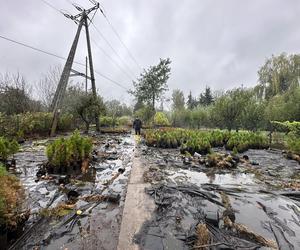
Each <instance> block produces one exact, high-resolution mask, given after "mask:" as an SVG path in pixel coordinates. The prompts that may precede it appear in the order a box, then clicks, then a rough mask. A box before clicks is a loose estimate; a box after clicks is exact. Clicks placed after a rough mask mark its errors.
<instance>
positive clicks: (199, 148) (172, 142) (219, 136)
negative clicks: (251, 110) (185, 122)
mask: <svg viewBox="0 0 300 250" xmlns="http://www.w3.org/2000/svg"><path fill="white" fill-rule="evenodd" d="M145 140H146V143H147V145H149V146H156V147H161V148H177V147H181V152H186V151H187V152H189V153H191V154H194V153H195V152H197V153H201V154H206V153H208V152H209V151H210V149H211V148H212V147H221V146H225V147H226V149H228V150H236V151H238V152H244V151H246V150H248V149H250V148H252V149H262V148H267V147H268V140H267V137H266V136H265V135H263V134H260V133H258V132H256V133H255V132H248V131H240V132H229V131H227V130H211V131H210V130H207V131H203V130H189V129H180V128H176V129H175V128H161V129H156V130H153V129H152V130H147V131H146V132H145Z"/></svg>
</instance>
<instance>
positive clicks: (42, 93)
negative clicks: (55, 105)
mask: <svg viewBox="0 0 300 250" xmlns="http://www.w3.org/2000/svg"><path fill="white" fill-rule="evenodd" d="M61 72H62V69H61V66H60V65H56V66H52V67H50V68H49V70H48V72H47V73H45V74H44V75H43V76H42V78H41V79H40V80H39V82H37V83H36V88H37V95H38V98H39V100H40V101H41V102H42V104H43V106H44V107H45V108H46V109H47V110H49V108H50V106H51V102H52V100H53V97H54V94H55V90H56V88H57V85H58V82H59V79H60V75H61Z"/></svg>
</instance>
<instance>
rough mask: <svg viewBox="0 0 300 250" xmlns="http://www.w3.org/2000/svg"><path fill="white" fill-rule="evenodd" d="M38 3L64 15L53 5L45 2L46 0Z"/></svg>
mask: <svg viewBox="0 0 300 250" xmlns="http://www.w3.org/2000/svg"><path fill="white" fill-rule="evenodd" d="M40 1H42V2H43V3H44V4H46V5H47V6H49V7H50V8H52V9H54V10H55V11H57V12H59V13H60V14H64V13H63V12H62V11H61V10H59V9H58V8H56V7H55V6H54V5H52V4H51V3H49V2H47V1H46V0H40Z"/></svg>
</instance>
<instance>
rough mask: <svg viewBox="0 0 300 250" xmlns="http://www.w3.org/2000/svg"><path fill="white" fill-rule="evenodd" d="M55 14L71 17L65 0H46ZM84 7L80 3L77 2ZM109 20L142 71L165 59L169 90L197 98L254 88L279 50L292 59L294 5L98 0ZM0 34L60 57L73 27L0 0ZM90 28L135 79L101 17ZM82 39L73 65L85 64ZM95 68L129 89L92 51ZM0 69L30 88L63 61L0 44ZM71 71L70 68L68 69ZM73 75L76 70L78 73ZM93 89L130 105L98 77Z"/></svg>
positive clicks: (35, 1) (83, 0)
mask: <svg viewBox="0 0 300 250" xmlns="http://www.w3.org/2000/svg"><path fill="white" fill-rule="evenodd" d="M48 2H51V3H52V4H53V5H55V6H56V7H57V8H59V9H64V10H67V11H68V12H71V13H76V10H75V9H74V8H73V7H72V6H71V5H70V4H69V3H68V1H66V0H60V1H58V0H55V1H54V0H52V1H51V0H48ZM76 2H78V3H79V4H80V5H82V6H89V5H90V3H89V1H87V0H79V1H76ZM101 4H102V5H103V6H104V9H105V10H106V14H107V16H108V18H109V20H110V21H111V22H112V23H113V25H114V26H115V27H116V29H117V30H118V32H119V34H120V35H121V37H122V39H123V40H124V41H125V43H126V45H127V46H128V47H129V48H130V50H131V52H132V53H133V54H134V55H135V57H136V58H137V60H138V61H139V63H140V64H141V66H142V67H144V68H147V67H149V66H150V65H153V64H156V63H157V62H158V60H159V58H160V57H170V58H171V60H172V75H171V78H170V80H169V87H170V89H174V88H180V89H183V90H184V91H185V93H186V94H187V93H188V92H189V90H190V89H191V90H193V92H194V93H195V94H199V93H200V92H201V91H202V90H203V89H204V87H205V85H209V86H212V87H213V88H214V89H228V88H231V87H236V86H239V85H241V84H244V85H246V86H253V85H254V84H256V81H257V70H258V68H259V67H260V66H261V65H262V64H263V63H264V61H265V59H266V58H267V57H270V56H271V55H272V54H278V53H281V52H284V51H285V52H287V53H298V52H299V44H300V34H299V32H298V29H299V28H298V25H299V21H298V15H299V13H300V2H299V1H298V0H288V1H287V0H244V1H241V0H226V1H225V0H201V1H199V0H183V1H174V0H164V1H162V0H151V1H148V0H147V1H146V0H126V1H111V0H104V1H103V2H101ZM1 9H2V13H3V14H2V15H1V16H0V21H1V22H0V34H1V35H6V36H9V37H12V38H14V39H16V40H20V41H24V42H28V43H30V44H32V45H33V46H36V47H41V48H43V49H45V50H48V51H51V52H54V53H57V54H59V55H62V56H65V57H66V56H67V54H68V50H69V49H70V46H71V43H72V39H73V37H74V34H75V32H76V25H75V24H74V23H72V22H71V21H70V20H67V19H66V18H65V17H64V16H62V15H60V14H59V13H57V12H56V11H54V10H53V9H51V8H49V7H48V6H46V5H45V4H44V3H43V2H42V1H41V0H27V1H17V0H12V1H5V0H1ZM94 21H95V24H96V25H97V27H98V28H99V29H100V30H101V32H102V33H103V34H104V35H105V37H106V38H107V40H109V41H110V42H111V44H112V46H113V47H114V48H115V49H116V50H117V51H118V53H119V54H120V55H121V56H122V57H123V58H124V61H126V62H127V64H128V65H129V67H130V69H131V71H133V73H134V75H135V76H138V75H139V73H140V69H139V68H138V67H137V66H136V65H135V64H134V62H132V60H131V59H130V57H129V55H128V54H127V52H126V50H125V49H124V48H123V47H122V45H121V44H120V42H119V41H118V39H117V38H116V36H115V35H114V33H113V32H112V30H111V29H110V27H109V25H108V24H107V23H106V21H105V19H104V18H103V17H101V16H100V15H97V16H96V17H95V19H94ZM90 30H91V35H92V37H93V39H94V40H96V42H97V43H98V44H99V45H100V46H101V47H103V49H104V50H106V52H107V53H109V54H110V55H111V57H113V58H114V60H116V61H118V62H119V64H122V63H121V62H120V61H119V59H118V57H117V56H115V55H114V54H113V52H112V51H111V49H110V47H109V46H108V45H107V44H106V43H105V42H104V41H103V39H101V37H100V36H99V35H98V34H97V33H96V32H95V30H94V29H93V27H90ZM84 39H85V36H84V35H82V37H81V42H80V44H79V47H78V51H77V55H76V60H78V61H84V57H85V55H86V48H85V42H84ZM92 46H93V51H94V54H93V56H94V63H95V68H96V69H97V70H98V71H100V72H102V73H103V74H105V75H107V76H109V77H111V78H112V79H114V80H116V81H117V82H120V83H121V84H123V85H125V86H126V87H127V88H131V86H132V84H131V81H130V79H128V77H127V76H126V75H124V74H123V73H122V72H121V71H120V70H119V69H118V68H116V67H115V66H114V65H113V64H111V62H110V61H109V59H108V58H107V57H106V56H105V55H103V53H102V52H101V51H100V50H99V49H98V48H97V47H96V46H95V45H94V44H92ZM0 51H1V57H0V71H1V72H4V71H16V70H19V71H20V72H22V73H23V74H24V75H25V76H26V78H27V79H28V80H29V81H31V82H34V81H36V80H37V79H38V78H39V77H40V76H41V74H42V73H44V72H46V71H47V70H48V68H49V66H51V65H55V64H61V65H62V64H63V63H64V62H63V61H61V60H59V59H55V58H51V57H48V56H46V55H41V54H39V53H37V52H33V51H30V50H28V49H24V48H20V47H17V46H15V45H12V44H9V43H7V42H6V41H2V40H0ZM74 67H75V68H78V67H77V66H74ZM78 69H80V68H78ZM97 87H98V88H99V90H100V94H101V95H103V96H104V97H106V98H118V99H121V100H125V101H129V100H130V96H129V95H128V94H127V93H126V91H125V90H124V89H122V88H119V87H118V86H116V85H114V84H113V83H110V82H109V81H107V80H105V79H103V78H101V77H100V76H97Z"/></svg>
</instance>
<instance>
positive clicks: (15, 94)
mask: <svg viewBox="0 0 300 250" xmlns="http://www.w3.org/2000/svg"><path fill="white" fill-rule="evenodd" d="M30 93H31V88H30V86H29V84H28V83H27V82H26V80H25V78H24V77H23V76H22V75H21V74H20V73H19V72H17V73H5V74H0V112H3V113H5V114H8V115H12V114H19V113H24V112H27V111H39V110H40V104H39V103H38V102H36V101H35V100H33V99H32V98H31V96H30Z"/></svg>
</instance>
